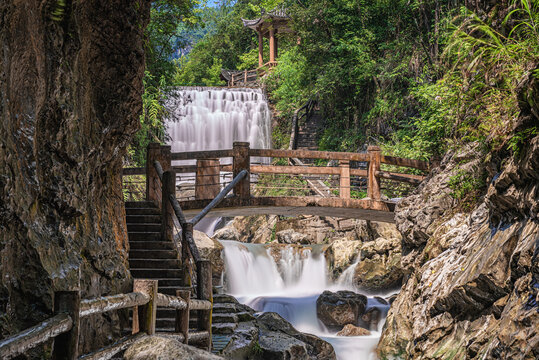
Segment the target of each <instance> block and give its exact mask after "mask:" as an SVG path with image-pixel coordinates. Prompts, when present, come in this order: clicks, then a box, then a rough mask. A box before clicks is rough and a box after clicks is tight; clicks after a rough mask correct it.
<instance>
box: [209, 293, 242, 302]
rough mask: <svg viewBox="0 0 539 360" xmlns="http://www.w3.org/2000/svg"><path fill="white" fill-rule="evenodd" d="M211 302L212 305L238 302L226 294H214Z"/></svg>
mask: <svg viewBox="0 0 539 360" xmlns="http://www.w3.org/2000/svg"><path fill="white" fill-rule="evenodd" d="M213 302H214V303H230V304H238V300H237V299H236V298H235V297H234V296H232V295H227V294H215V295H214V296H213Z"/></svg>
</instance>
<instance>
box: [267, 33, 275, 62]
mask: <svg viewBox="0 0 539 360" xmlns="http://www.w3.org/2000/svg"><path fill="white" fill-rule="evenodd" d="M269 35H270V41H269V43H270V60H269V61H270V63H273V62H275V54H276V51H275V50H276V45H277V44H276V43H275V29H274V28H273V27H270V29H269Z"/></svg>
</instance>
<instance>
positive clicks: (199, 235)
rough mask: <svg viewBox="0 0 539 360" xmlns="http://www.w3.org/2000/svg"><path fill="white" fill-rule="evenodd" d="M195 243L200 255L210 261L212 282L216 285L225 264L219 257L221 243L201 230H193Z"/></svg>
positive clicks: (221, 248) (221, 247)
mask: <svg viewBox="0 0 539 360" xmlns="http://www.w3.org/2000/svg"><path fill="white" fill-rule="evenodd" d="M193 238H194V239H195V244H196V245H197V248H198V251H199V252H200V256H201V257H202V258H203V259H206V260H209V261H210V262H211V269H212V277H213V284H214V285H218V284H219V283H220V282H221V274H222V273H223V271H224V270H225V264H224V261H223V258H222V257H221V252H222V251H223V245H221V243H220V242H219V241H217V240H215V239H216V238H213V239H212V238H210V237H209V236H208V235H206V234H205V233H203V232H202V231H197V230H195V231H194V233H193Z"/></svg>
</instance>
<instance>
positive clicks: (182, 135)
mask: <svg viewBox="0 0 539 360" xmlns="http://www.w3.org/2000/svg"><path fill="white" fill-rule="evenodd" d="M165 108H166V109H167V110H168V112H169V114H170V115H169V118H168V119H167V121H166V127H167V134H168V136H169V137H170V142H169V144H170V145H171V148H172V152H183V151H200V150H222V149H232V143H233V142H234V141H245V142H249V143H250V146H251V148H253V149H268V148H270V146H271V115H270V110H269V107H268V103H267V101H266V97H265V96H264V94H263V93H262V91H261V90H260V89H220V88H203V87H180V88H176V89H174V90H172V91H170V93H169V95H168V99H167V102H166V103H165Z"/></svg>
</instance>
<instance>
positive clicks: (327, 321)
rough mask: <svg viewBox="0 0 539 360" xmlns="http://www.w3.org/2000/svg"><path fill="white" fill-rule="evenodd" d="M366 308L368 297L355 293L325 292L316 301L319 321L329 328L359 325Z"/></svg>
mask: <svg viewBox="0 0 539 360" xmlns="http://www.w3.org/2000/svg"><path fill="white" fill-rule="evenodd" d="M366 307H367V297H366V296H365V295H361V294H357V293H355V292H353V291H337V292H331V291H324V292H323V293H322V294H321V295H320V296H319V297H318V299H316V314H317V316H318V319H319V320H320V321H321V322H322V323H323V324H324V325H326V326H327V327H329V328H339V329H340V328H342V327H343V326H345V325H347V324H357V320H358V318H359V317H360V316H361V315H363V314H364V313H365V309H366Z"/></svg>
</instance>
